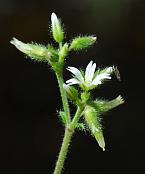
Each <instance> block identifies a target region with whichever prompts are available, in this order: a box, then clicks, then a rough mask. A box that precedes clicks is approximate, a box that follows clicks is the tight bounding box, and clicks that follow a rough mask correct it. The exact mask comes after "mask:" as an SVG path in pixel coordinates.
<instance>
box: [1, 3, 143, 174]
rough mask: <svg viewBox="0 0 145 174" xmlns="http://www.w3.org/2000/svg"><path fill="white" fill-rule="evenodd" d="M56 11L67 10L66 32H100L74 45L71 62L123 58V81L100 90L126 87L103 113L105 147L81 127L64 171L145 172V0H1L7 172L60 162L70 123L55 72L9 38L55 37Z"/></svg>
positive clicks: (47, 168)
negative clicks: (62, 116) (91, 41)
mask: <svg viewBox="0 0 145 174" xmlns="http://www.w3.org/2000/svg"><path fill="white" fill-rule="evenodd" d="M52 12H55V13H56V14H57V15H58V16H59V17H61V19H62V21H63V23H64V28H65V31H66V39H68V40H71V39H72V38H73V37H75V36H76V35H77V36H78V35H79V34H82V35H84V34H95V35H96V36H97V37H98V43H97V44H96V45H95V46H94V47H92V48H90V49H89V50H88V51H85V52H80V53H72V54H71V55H70V57H69V58H68V59H67V62H66V65H67V66H75V67H86V65H87V64H88V63H89V61H90V60H93V61H95V62H96V63H97V65H98V66H100V67H105V66H109V65H112V64H114V65H117V67H118V69H119V70H120V73H121V77H122V81H121V82H118V81H117V80H116V79H113V81H111V82H107V83H106V84H105V85H103V86H102V87H101V88H100V89H98V90H96V92H95V93H94V95H95V97H99V98H106V99H113V98H115V97H117V95H119V94H121V95H122V96H123V97H124V98H125V101H126V103H125V104H124V105H122V106H120V107H118V108H116V109H114V110H112V111H111V112H109V113H107V114H105V115H104V121H103V125H104V136H105V139H106V151H105V152H103V151H102V150H101V149H100V148H99V147H98V145H97V142H96V141H95V139H93V138H92V137H91V136H90V135H89V134H88V133H86V134H84V133H82V132H76V134H75V135H74V137H73V140H72V143H71V147H70V152H69V154H68V157H67V160H66V163H65V172H64V173H65V174H77V173H80V174H106V173H110V174H116V173H117V174H122V173H124V174H126V173H133V172H136V173H144V172H145V157H144V155H145V92H144V89H145V88H144V87H145V86H144V81H145V80H144V78H145V77H144V74H145V73H144V72H145V71H144V69H145V1H144V0H72V1H69V0H61V1H59V0H58V1H57V0H41V1H39V0H38V1H36V0H31V1H30V0H25V1H18V0H0V173H2V174H9V173H14V174H40V173H41V174H48V173H52V172H53V169H54V167H55V161H56V160H57V155H58V152H59V149H60V145H61V141H62V137H63V131H64V128H63V126H62V125H61V122H60V121H59V119H58V116H57V115H58V114H57V113H56V108H57V110H58V111H59V110H60V109H61V106H62V105H61V100H60V95H59V91H58V88H57V82H56V78H55V76H54V74H53V73H52V70H50V68H49V67H48V66H47V65H46V64H45V63H37V62H33V61H31V60H30V59H27V60H26V59H25V58H24V55H23V54H22V53H21V52H19V51H18V50H16V49H15V48H14V46H12V45H10V43H9V41H10V40H11V38H12V37H14V36H15V37H16V38H18V39H20V40H22V41H24V42H31V41H36V42H37V43H42V44H47V43H48V42H53V41H52V36H51V33H50V15H51V13H52ZM54 44H55V43H54ZM68 78H70V74H69V73H68V72H66V71H65V80H67V79H68ZM73 111H74V110H73V109H72V112H73ZM86 135H87V136H86Z"/></svg>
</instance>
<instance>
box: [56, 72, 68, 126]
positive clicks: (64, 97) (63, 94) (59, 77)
mask: <svg viewBox="0 0 145 174" xmlns="http://www.w3.org/2000/svg"><path fill="white" fill-rule="evenodd" d="M56 76H57V80H58V84H59V88H60V93H61V98H62V103H63V108H64V111H65V113H66V121H67V124H69V123H70V122H71V118H70V111H69V105H68V99H67V95H66V91H65V90H64V88H63V83H64V82H63V77H62V75H60V74H56Z"/></svg>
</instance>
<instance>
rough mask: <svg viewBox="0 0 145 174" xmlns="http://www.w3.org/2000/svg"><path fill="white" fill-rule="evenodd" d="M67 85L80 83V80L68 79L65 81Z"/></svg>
mask: <svg viewBox="0 0 145 174" xmlns="http://www.w3.org/2000/svg"><path fill="white" fill-rule="evenodd" d="M66 83H67V85H75V84H80V83H81V82H80V81H79V80H77V79H75V78H72V79H69V80H67V81H66Z"/></svg>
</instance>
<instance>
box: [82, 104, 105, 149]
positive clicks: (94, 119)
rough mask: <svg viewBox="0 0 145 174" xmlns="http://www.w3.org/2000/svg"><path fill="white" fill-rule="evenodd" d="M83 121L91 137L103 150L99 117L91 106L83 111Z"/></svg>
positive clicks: (103, 144) (103, 143) (103, 142)
mask: <svg viewBox="0 0 145 174" xmlns="http://www.w3.org/2000/svg"><path fill="white" fill-rule="evenodd" d="M84 116H85V120H86V122H87V124H88V126H89V128H90V130H91V133H92V135H93V136H94V137H95V138H96V140H97V142H98V144H99V146H100V147H101V148H102V149H103V151H104V150H105V141H104V137H103V132H102V126H101V123H100V118H99V115H98V114H97V112H96V110H95V109H94V108H93V107H92V106H88V105H87V106H86V108H85V111H84Z"/></svg>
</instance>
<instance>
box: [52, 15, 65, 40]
mask: <svg viewBox="0 0 145 174" xmlns="http://www.w3.org/2000/svg"><path fill="white" fill-rule="evenodd" d="M51 23H52V26H51V27H52V34H53V38H54V39H55V41H56V42H58V43H60V42H62V41H63V39H64V32H63V28H62V25H61V22H60V20H59V19H58V18H57V16H56V14H55V13H52V14H51Z"/></svg>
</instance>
